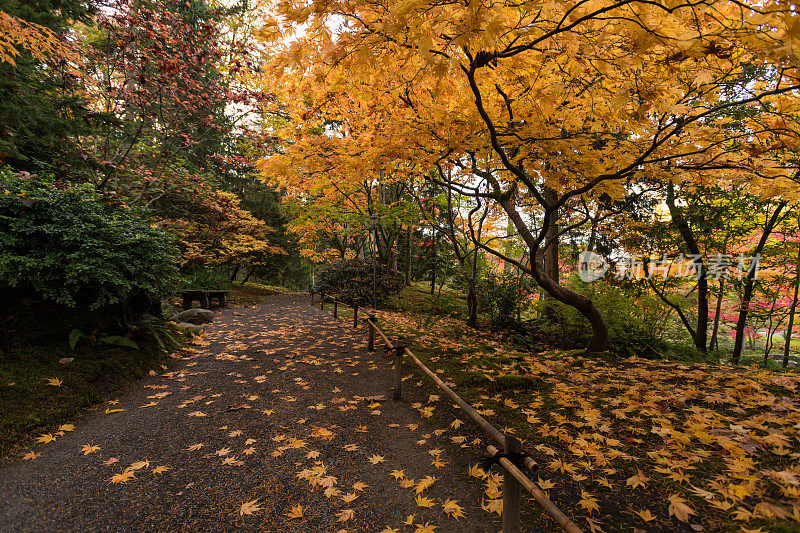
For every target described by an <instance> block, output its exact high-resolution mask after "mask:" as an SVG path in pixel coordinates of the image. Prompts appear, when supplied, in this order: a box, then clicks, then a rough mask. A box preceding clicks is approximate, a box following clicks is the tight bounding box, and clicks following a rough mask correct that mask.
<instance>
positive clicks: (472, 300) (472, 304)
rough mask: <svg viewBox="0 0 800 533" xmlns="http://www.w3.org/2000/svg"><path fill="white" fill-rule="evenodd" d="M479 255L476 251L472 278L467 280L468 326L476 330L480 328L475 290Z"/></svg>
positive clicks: (471, 272)
mask: <svg viewBox="0 0 800 533" xmlns="http://www.w3.org/2000/svg"><path fill="white" fill-rule="evenodd" d="M477 254H478V251H477V250H475V255H476V257H474V258H473V259H472V264H471V265H470V267H471V269H470V270H471V271H470V274H471V275H470V277H469V279H467V326H469V327H471V328H475V327H477V326H478V292H477V290H476V288H475V278H476V275H477V263H478V261H477Z"/></svg>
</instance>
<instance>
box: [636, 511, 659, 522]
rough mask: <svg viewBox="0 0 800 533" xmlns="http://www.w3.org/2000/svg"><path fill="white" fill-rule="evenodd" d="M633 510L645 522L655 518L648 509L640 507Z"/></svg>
mask: <svg viewBox="0 0 800 533" xmlns="http://www.w3.org/2000/svg"><path fill="white" fill-rule="evenodd" d="M634 512H635V513H636V514H637V515H639V518H641V519H642V520H644V521H645V522H650V521H651V520H655V518H656V517H655V516H653V513H651V512H650V510H649V509H642V510H641V511H634Z"/></svg>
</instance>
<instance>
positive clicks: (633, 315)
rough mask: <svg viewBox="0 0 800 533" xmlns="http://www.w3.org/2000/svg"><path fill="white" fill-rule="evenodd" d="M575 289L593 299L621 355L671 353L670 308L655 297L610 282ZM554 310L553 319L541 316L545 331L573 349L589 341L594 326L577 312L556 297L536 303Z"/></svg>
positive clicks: (613, 346) (614, 348)
mask: <svg viewBox="0 0 800 533" xmlns="http://www.w3.org/2000/svg"><path fill="white" fill-rule="evenodd" d="M571 288H572V289H573V290H576V291H578V292H583V293H586V294H587V295H588V296H590V297H591V298H592V300H593V301H594V303H595V305H596V306H597V308H598V309H599V310H600V313H601V314H602V315H603V318H604V319H605V321H606V325H607V326H608V334H609V348H608V349H609V350H610V351H612V352H614V353H617V354H619V355H624V356H631V355H636V356H639V357H647V358H660V357H662V356H668V355H669V354H671V353H672V352H673V351H674V350H673V346H672V344H671V343H669V342H667V341H666V340H665V337H666V338H670V337H672V336H673V335H675V334H679V331H673V329H674V328H671V326H672V325H673V324H672V322H671V321H670V320H669V310H668V309H667V308H666V306H665V305H664V304H663V303H662V302H660V301H659V300H658V299H657V298H656V297H655V296H653V295H652V294H650V293H648V292H644V291H642V290H640V288H639V287H636V286H623V285H610V284H585V283H580V284H574V285H572V286H571ZM545 305H546V306H548V307H549V308H550V309H553V310H555V317H554V320H547V319H546V318H544V319H542V321H541V324H542V329H543V330H544V332H545V333H548V334H550V335H553V336H556V337H557V342H558V343H559V344H560V345H562V346H564V347H570V348H579V347H584V346H586V345H587V344H588V343H589V339H590V337H591V331H592V330H591V327H590V326H589V323H588V321H587V320H586V319H585V318H584V317H583V316H582V315H581V314H580V313H578V311H577V310H576V309H575V308H573V307H570V306H568V305H565V304H562V303H560V302H557V301H555V300H552V299H550V300H542V301H540V302H537V306H540V307H543V306H545Z"/></svg>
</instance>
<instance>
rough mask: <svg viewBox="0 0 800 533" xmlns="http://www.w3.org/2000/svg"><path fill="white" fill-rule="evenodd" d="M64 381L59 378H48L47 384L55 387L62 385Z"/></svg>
mask: <svg viewBox="0 0 800 533" xmlns="http://www.w3.org/2000/svg"><path fill="white" fill-rule="evenodd" d="M63 383H64V382H63V381H62V380H60V379H58V378H47V384H48V385H52V386H53V387H60V386H61V385H63Z"/></svg>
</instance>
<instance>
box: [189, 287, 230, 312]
mask: <svg viewBox="0 0 800 533" xmlns="http://www.w3.org/2000/svg"><path fill="white" fill-rule="evenodd" d="M230 292H231V291H226V290H190V291H182V292H181V296H183V308H184V309H191V307H192V304H193V303H194V301H195V300H197V301H198V302H200V307H202V308H203V309H210V308H211V300H213V299H216V300H217V302H219V306H220V307H225V301H226V299H227V297H228V293H230Z"/></svg>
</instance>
